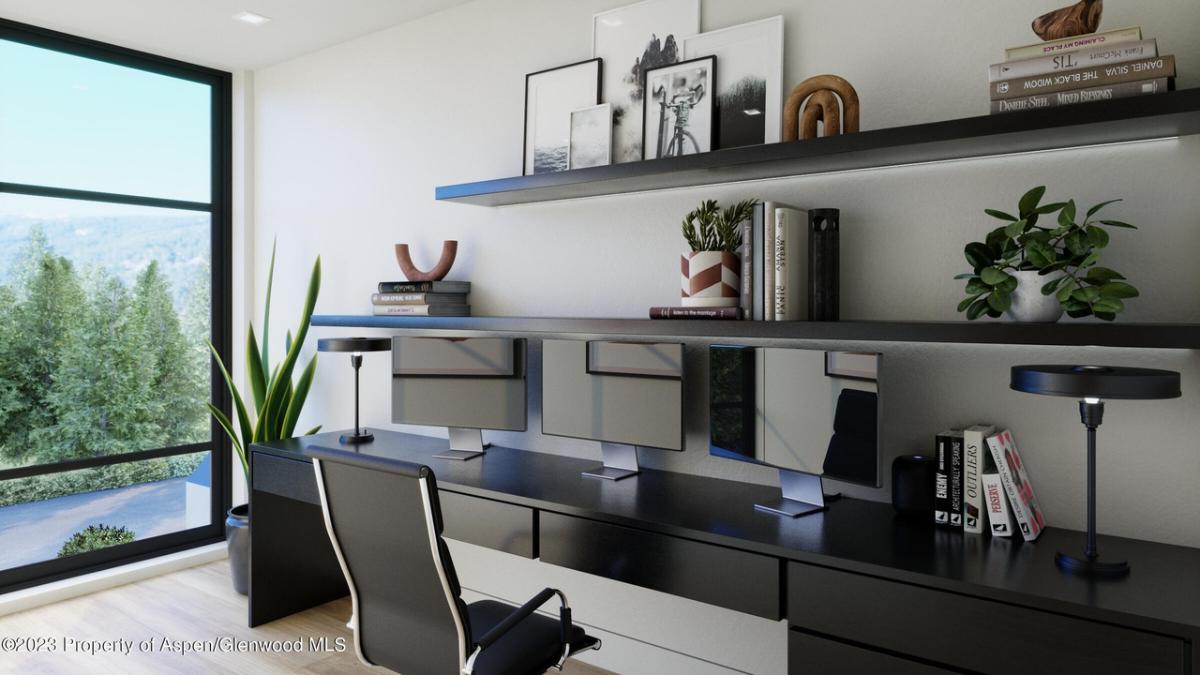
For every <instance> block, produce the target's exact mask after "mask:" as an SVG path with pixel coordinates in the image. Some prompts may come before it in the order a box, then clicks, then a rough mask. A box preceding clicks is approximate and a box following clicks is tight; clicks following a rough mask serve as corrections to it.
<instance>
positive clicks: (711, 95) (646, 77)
mask: <svg viewBox="0 0 1200 675" xmlns="http://www.w3.org/2000/svg"><path fill="white" fill-rule="evenodd" d="M701 61H707V62H708V63H709V67H708V79H709V85H708V90H707V91H706V92H705V93H704V99H705V101H706V103H704V104H703V105H704V107H705V108H706V109H707V110H708V116H709V120H711V122H710V124H709V133H708V150H705V151H703V152H700V153H696V154H703V153H704V152H712V151H713V149H714V148H715V147H716V141H717V105H716V96H715V89H716V83H717V57H716V56H701V57H698V58H694V59H688V60H687V61H678V62H676V63H671V64H668V65H665V66H659V67H657V68H650V69H649V70H647V71H646V72H644V73H642V92H643V94H642V160H643V161H645V160H648V159H664V158H662V157H649V156H648V155H649V152H648V148H649V147H650V142H649V141H650V139H649V138H647V135H648V134H647V133H646V132H647V128H648V126H649V124H648V120H649V119H650V98H651V96H650V84H649V83H650V76H651V75H652V74H653V73H656V72H658V71H660V70H668V69H675V68H679V67H681V66H686V65H689V64H693V63H698V62H701Z"/></svg>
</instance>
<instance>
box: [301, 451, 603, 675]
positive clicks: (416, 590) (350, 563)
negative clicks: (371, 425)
mask: <svg viewBox="0 0 1200 675" xmlns="http://www.w3.org/2000/svg"><path fill="white" fill-rule="evenodd" d="M305 454H306V455H307V456H309V457H311V458H312V460H313V469H314V471H315V472H316V477H317V489H318V492H319V493H320V497H321V509H322V511H324V514H325V528H326V530H327V531H328V533H329V540H330V541H331V542H332V543H333V550H334V553H335V554H336V555H337V558H338V562H339V563H340V564H341V567H342V573H343V574H345V575H346V584H347V585H348V586H349V587H350V599H351V602H352V603H353V616H352V618H351V620H350V627H351V628H352V629H353V630H354V647H355V651H356V652H357V654H358V657H359V659H360V660H362V661H363V662H364V663H366V664H368V665H372V666H382V667H384V668H387V669H390V670H393V671H396V672H399V673H404V674H405V675H445V674H448V673H456V672H461V673H464V674H465V675H471V674H472V673H474V674H476V675H500V674H504V675H526V674H532V673H542V672H545V671H546V670H547V669H549V668H554V669H556V670H562V665H563V662H565V661H566V660H567V658H569V657H570V656H572V655H574V654H576V653H578V652H580V651H582V650H585V649H599V648H600V641H599V640H597V639H596V638H593V637H590V636H588V635H587V634H586V633H584V631H583V629H581V628H579V627H578V626H575V625H573V624H572V623H571V609H570V607H569V606H568V605H567V598H566V596H565V595H563V593H562V592H561V591H558V590H556V589H553V588H547V589H545V590H543V591H542V592H541V593H538V594H537V595H536V596H534V597H533V598H532V599H531V600H530V601H529V602H527V603H525V604H524V605H522V606H521V607H513V606H511V605H507V604H505V603H501V602H497V601H494V600H483V601H480V602H474V603H471V604H469V605H468V604H466V603H465V602H463V600H462V598H461V597H460V592H461V588H460V586H459V584H458V577H457V575H456V574H455V572H454V562H453V561H452V560H451V559H450V551H449V549H448V548H447V547H446V543H445V541H443V540H442V510H441V507H440V506H439V504H438V490H437V481H436V480H435V478H434V475H433V471H432V470H430V468H429V467H427V466H421V465H418V464H411V463H408V462H401V461H397V460H389V459H384V458H380V457H371V456H367V455H362V454H359V453H356V452H347V451H344V450H336V449H332V448H321V447H311V448H308V449H307V450H305ZM556 595H557V596H558V598H559V600H560V603H561V608H560V610H559V620H558V621H555V620H554V619H552V618H550V617H546V616H542V615H539V614H536V613H535V612H536V610H537V608H538V607H540V606H541V605H543V604H544V603H546V602H547V601H548V600H550V599H552V598H553V597H554V596H556Z"/></svg>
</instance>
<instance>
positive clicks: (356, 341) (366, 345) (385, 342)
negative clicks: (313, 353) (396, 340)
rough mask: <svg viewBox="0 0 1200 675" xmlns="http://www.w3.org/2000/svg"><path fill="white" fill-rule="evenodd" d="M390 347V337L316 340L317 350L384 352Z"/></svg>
mask: <svg viewBox="0 0 1200 675" xmlns="http://www.w3.org/2000/svg"><path fill="white" fill-rule="evenodd" d="M391 348H392V339H391V338H366V337H343V338H325V339H323V340H317V351H319V352H386V351H388V350H390V349H391Z"/></svg>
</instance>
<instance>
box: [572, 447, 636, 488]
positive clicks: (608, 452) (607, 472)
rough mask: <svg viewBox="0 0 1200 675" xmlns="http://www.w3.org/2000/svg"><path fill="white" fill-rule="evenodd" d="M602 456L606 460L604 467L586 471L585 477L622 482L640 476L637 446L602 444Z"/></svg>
mask: <svg viewBox="0 0 1200 675" xmlns="http://www.w3.org/2000/svg"><path fill="white" fill-rule="evenodd" d="M600 455H601V457H603V458H604V465H603V466H598V467H596V468H595V469H590V470H588V471H584V472H583V475H584V476H585V477H587V478H602V479H604V480H622V479H625V478H629V477H630V476H636V475H637V474H638V468H639V467H638V460H637V446H635V445H625V444H624V443H601V444H600Z"/></svg>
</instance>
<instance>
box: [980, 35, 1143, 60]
mask: <svg viewBox="0 0 1200 675" xmlns="http://www.w3.org/2000/svg"><path fill="white" fill-rule="evenodd" d="M1141 39H1142V29H1141V28H1138V27H1133V28H1118V29H1117V30H1110V31H1106V32H1104V33H1092V34H1090V35H1075V36H1072V37H1068V38H1063V39H1061V40H1051V41H1050V42H1039V43H1037V44H1032V45H1025V46H1023V47H1011V48H1009V49H1006V50H1004V58H1005V59H1007V60H1009V61H1016V60H1018V59H1028V58H1032V57H1035V56H1046V55H1047V54H1057V53H1060V52H1071V51H1075V50H1078V49H1085V48H1087V47H1094V46H1096V45H1115V44H1121V43H1123V42H1137V41H1138V40H1141Z"/></svg>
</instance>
